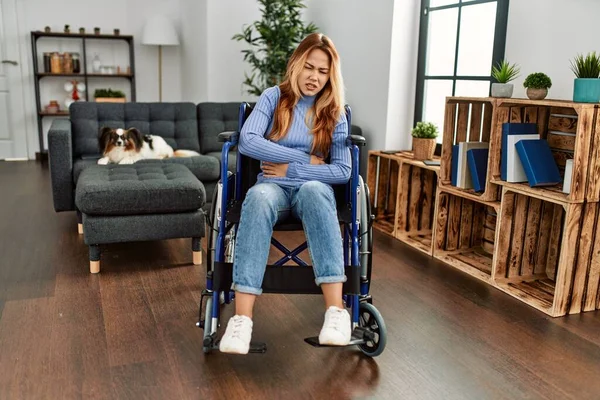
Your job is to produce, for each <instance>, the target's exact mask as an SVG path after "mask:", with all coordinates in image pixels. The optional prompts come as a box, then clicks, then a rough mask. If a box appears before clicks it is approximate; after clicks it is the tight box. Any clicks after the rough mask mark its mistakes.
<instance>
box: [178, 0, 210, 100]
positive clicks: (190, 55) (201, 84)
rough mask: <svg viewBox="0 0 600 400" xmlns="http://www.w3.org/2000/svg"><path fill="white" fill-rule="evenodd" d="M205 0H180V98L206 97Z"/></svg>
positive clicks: (206, 46)
mask: <svg viewBox="0 0 600 400" xmlns="http://www.w3.org/2000/svg"><path fill="white" fill-rule="evenodd" d="M208 19H209V18H208V0H181V38H180V40H181V82H182V92H181V95H182V97H181V100H183V101H191V102H193V103H199V102H202V101H206V100H207V98H208V60H209V57H208V46H209V42H208Z"/></svg>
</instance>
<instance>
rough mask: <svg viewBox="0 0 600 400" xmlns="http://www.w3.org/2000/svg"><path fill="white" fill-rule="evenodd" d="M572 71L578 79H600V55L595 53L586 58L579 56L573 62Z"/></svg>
mask: <svg viewBox="0 0 600 400" xmlns="http://www.w3.org/2000/svg"><path fill="white" fill-rule="evenodd" d="M571 71H573V73H574V74H575V76H576V77H578V78H600V54H596V52H595V51H593V52H591V53H588V54H587V55H586V56H585V57H584V56H583V55H581V54H578V55H577V56H576V57H575V59H574V60H572V61H571Z"/></svg>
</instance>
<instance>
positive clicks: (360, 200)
mask: <svg viewBox="0 0 600 400" xmlns="http://www.w3.org/2000/svg"><path fill="white" fill-rule="evenodd" d="M251 112H252V107H251V106H250V105H249V104H248V103H242V104H241V105H240V110H239V119H238V131H230V132H222V133H221V134H219V141H221V142H223V148H222V157H221V179H220V181H219V182H218V184H217V188H216V189H215V191H214V194H213V198H212V205H211V209H210V214H209V216H208V225H209V229H208V234H207V250H208V251H207V267H206V268H207V272H206V289H205V290H203V292H202V295H201V299H200V307H199V312H198V314H199V318H198V319H199V322H198V323H197V324H196V325H197V326H198V327H200V328H202V329H204V337H203V351H204V352H205V353H210V352H212V351H213V350H217V351H218V349H219V347H218V342H219V339H218V335H217V332H218V328H219V326H220V324H219V316H220V312H221V308H222V307H224V306H225V305H226V304H230V303H231V302H232V301H233V300H234V297H235V292H233V291H231V284H232V275H233V255H234V251H235V235H236V231H237V224H238V223H239V221H240V215H241V208H242V203H243V201H244V198H245V195H246V192H247V191H248V190H249V189H250V187H252V186H253V185H254V184H255V183H256V180H257V175H258V174H259V172H260V171H261V170H260V162H259V161H258V160H255V159H252V158H250V157H247V156H243V155H242V154H240V153H239V152H238V151H237V146H236V145H237V143H238V140H239V133H240V132H241V130H242V126H243V124H244V122H245V121H246V119H247V117H248V116H249V115H250V113H251ZM345 112H346V117H347V120H348V127H349V129H350V127H351V115H352V113H351V109H350V107H349V106H346V107H345ZM346 143H347V146H348V147H349V148H350V150H351V154H352V173H351V177H350V180H349V181H348V183H346V184H343V185H334V186H333V188H334V192H335V198H336V203H337V212H338V220H339V222H340V224H341V225H342V228H343V229H342V232H343V246H344V269H345V274H346V277H347V281H346V282H345V283H344V288H343V289H344V290H343V293H344V295H343V300H344V304H345V305H346V307H348V308H350V309H351V312H350V316H351V320H352V338H351V341H350V344H349V345H348V346H358V348H359V349H360V350H361V351H362V352H363V353H364V354H365V355H367V356H370V357H376V356H378V355H380V354H381V353H382V352H383V350H384V348H385V345H386V339H387V330H386V326H385V322H384V320H383V317H382V316H381V314H380V313H379V311H378V310H377V309H376V308H375V306H373V300H372V297H371V295H370V294H369V289H370V281H371V270H372V250H373V228H372V222H373V219H374V217H373V216H372V214H371V204H370V200H369V188H368V186H367V185H366V184H365V182H364V181H363V179H362V177H361V176H360V173H359V154H360V153H359V146H364V144H365V139H364V138H363V137H362V136H358V135H349V136H348V139H347V140H346ZM234 147H235V149H236V150H235V151H236V152H237V163H236V171H235V173H232V172H230V171H228V167H227V166H228V161H229V152H230V151H233V148H234ZM301 230H303V228H302V223H301V221H299V220H296V219H294V218H293V217H290V218H289V219H288V220H285V221H280V222H278V223H277V224H276V225H275V227H274V231H301ZM271 244H272V245H273V246H274V247H275V248H277V249H278V250H280V251H281V252H282V253H283V254H284V255H283V257H281V258H280V259H279V260H278V261H277V262H275V264H273V265H267V268H266V272H265V276H264V279H263V285H262V289H263V293H283V294H321V290H320V288H319V287H318V286H316V285H315V282H314V273H313V269H312V268H311V266H310V265H309V264H307V263H306V262H305V261H303V260H302V259H301V258H300V257H299V256H298V255H299V254H300V253H302V251H304V250H306V249H307V247H308V244H307V242H304V243H303V244H301V245H299V246H298V247H296V248H295V249H291V250H290V249H288V248H287V247H285V246H284V245H283V244H281V243H280V242H279V241H277V240H276V239H275V238H274V237H272V238H271ZM288 261H293V262H295V263H296V264H298V266H295V265H284V264H286V263H287V262H288ZM204 300H206V305H205V307H204V309H203V307H202V304H203V303H204ZM304 340H305V342H307V343H308V344H310V345H312V346H315V347H321V345H320V344H319V340H318V336H317V337H310V338H306V339H304ZM323 347H325V346H323ZM266 349H267V348H266V344H265V343H257V342H252V343H251V345H250V352H251V353H264V352H265V351H266Z"/></svg>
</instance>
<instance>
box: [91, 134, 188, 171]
mask: <svg viewBox="0 0 600 400" xmlns="http://www.w3.org/2000/svg"><path fill="white" fill-rule="evenodd" d="M100 148H101V149H102V156H103V157H102V158H101V159H99V160H98V164H102V165H105V164H108V163H112V164H133V163H134V162H136V161H140V160H151V159H162V158H172V157H193V156H199V155H200V154H199V153H197V152H195V151H192V150H175V151H173V148H172V147H171V146H169V145H168V144H167V142H166V141H165V139H163V138H162V137H160V136H156V135H142V134H141V132H140V131H138V130H137V129H135V128H129V129H121V128H118V129H112V128H108V127H105V128H102V131H101V133H100Z"/></svg>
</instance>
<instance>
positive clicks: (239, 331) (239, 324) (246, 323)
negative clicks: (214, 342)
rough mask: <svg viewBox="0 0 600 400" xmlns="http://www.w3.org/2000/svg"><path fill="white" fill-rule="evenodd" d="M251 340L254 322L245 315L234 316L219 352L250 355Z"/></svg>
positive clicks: (226, 330) (230, 320)
mask: <svg viewBox="0 0 600 400" xmlns="http://www.w3.org/2000/svg"><path fill="white" fill-rule="evenodd" d="M251 338H252V320H251V319H250V318H248V317H246V316H245V315H234V316H233V317H231V318H230V319H229V322H228V323H227V329H225V334H224V335H223V338H222V339H221V343H219V350H221V352H222V353H232V354H248V350H250V339H251Z"/></svg>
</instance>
